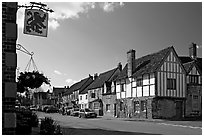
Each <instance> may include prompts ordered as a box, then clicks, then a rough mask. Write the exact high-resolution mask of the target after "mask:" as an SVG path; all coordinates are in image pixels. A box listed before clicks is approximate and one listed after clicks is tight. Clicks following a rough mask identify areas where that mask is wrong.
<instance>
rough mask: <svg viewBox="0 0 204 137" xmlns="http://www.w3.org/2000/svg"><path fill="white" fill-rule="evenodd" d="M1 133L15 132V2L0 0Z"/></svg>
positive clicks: (9, 133)
mask: <svg viewBox="0 0 204 137" xmlns="http://www.w3.org/2000/svg"><path fill="white" fill-rule="evenodd" d="M1 4H2V134H3V135H11V134H16V131H15V130H16V113H15V103H16V92H17V84H16V66H17V54H16V40H17V24H16V12H17V5H18V3H17V2H2V3H1Z"/></svg>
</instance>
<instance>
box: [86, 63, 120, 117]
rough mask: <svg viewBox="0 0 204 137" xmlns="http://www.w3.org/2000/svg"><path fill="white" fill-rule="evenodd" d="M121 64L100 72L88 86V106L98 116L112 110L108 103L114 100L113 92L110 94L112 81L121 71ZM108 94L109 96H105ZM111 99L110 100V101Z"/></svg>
mask: <svg viewBox="0 0 204 137" xmlns="http://www.w3.org/2000/svg"><path fill="white" fill-rule="evenodd" d="M121 68H122V66H121V64H120V65H118V66H117V67H116V68H114V69H112V70H109V71H106V72H104V73H101V74H100V75H99V76H98V77H97V78H96V79H95V80H94V82H93V83H92V84H91V85H90V86H89V87H88V92H87V93H88V96H87V97H88V107H89V108H90V109H92V110H94V111H95V112H96V113H97V114H98V115H99V116H103V115H104V114H105V115H106V114H108V113H109V112H112V109H114V108H112V107H110V105H112V104H110V103H111V102H112V101H115V98H114V96H115V95H114V94H113V95H111V94H109V93H111V88H112V87H111V86H112V81H113V80H114V79H115V78H116V77H117V76H118V74H119V73H120V71H121ZM108 96H109V98H107V97H108ZM110 100H112V101H110Z"/></svg>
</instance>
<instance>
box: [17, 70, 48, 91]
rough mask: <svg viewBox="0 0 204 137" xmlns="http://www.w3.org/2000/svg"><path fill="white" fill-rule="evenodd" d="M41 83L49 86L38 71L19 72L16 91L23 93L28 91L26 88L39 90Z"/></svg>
mask: <svg viewBox="0 0 204 137" xmlns="http://www.w3.org/2000/svg"><path fill="white" fill-rule="evenodd" d="M43 82H44V83H45V84H50V81H49V80H48V78H47V77H45V76H44V75H43V74H41V73H39V72H38V71H33V72H24V73H23V72H21V73H20V76H19V77H18V82H17V91H18V92H20V93H23V92H24V91H28V88H31V89H34V88H39V87H40V86H41V85H42V84H43Z"/></svg>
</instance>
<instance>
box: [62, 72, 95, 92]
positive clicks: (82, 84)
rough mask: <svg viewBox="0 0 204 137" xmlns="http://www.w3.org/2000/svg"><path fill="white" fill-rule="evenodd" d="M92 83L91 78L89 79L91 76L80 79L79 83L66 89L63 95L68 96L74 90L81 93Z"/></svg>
mask: <svg viewBox="0 0 204 137" xmlns="http://www.w3.org/2000/svg"><path fill="white" fill-rule="evenodd" d="M92 81H93V77H91V76H89V77H88V78H85V79H82V80H81V81H79V82H77V83H75V84H73V85H72V86H71V87H70V88H69V89H67V90H66V92H65V94H64V95H70V94H72V93H73V92H74V91H76V90H79V92H81V91H82V90H83V89H84V88H86V87H87V86H88V85H89V84H90V83H91V82H92Z"/></svg>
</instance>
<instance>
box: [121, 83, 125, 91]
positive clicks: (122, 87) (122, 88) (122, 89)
mask: <svg viewBox="0 0 204 137" xmlns="http://www.w3.org/2000/svg"><path fill="white" fill-rule="evenodd" d="M123 91H125V84H121V92H123Z"/></svg>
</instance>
